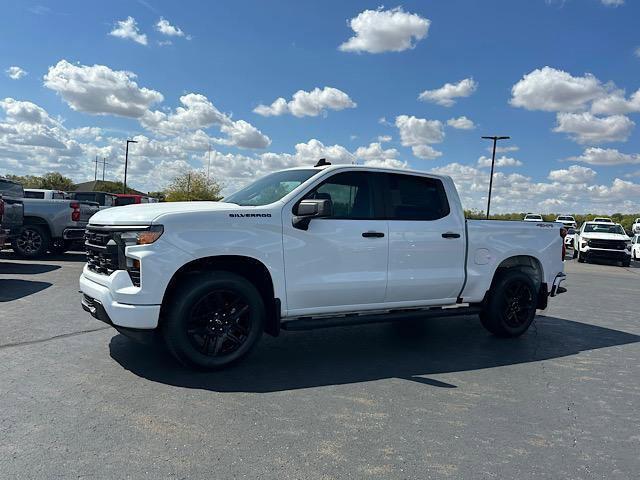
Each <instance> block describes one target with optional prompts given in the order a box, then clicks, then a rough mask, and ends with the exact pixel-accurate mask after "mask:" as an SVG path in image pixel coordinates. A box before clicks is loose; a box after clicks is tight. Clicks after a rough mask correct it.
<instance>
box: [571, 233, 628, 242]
mask: <svg viewBox="0 0 640 480" xmlns="http://www.w3.org/2000/svg"><path fill="white" fill-rule="evenodd" d="M580 238H583V239H585V240H625V241H627V240H629V237H627V236H626V235H622V234H621V233H603V232H598V233H596V232H589V233H583V234H582V235H581V237H580Z"/></svg>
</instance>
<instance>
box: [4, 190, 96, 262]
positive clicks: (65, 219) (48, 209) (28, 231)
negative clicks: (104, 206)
mask: <svg viewBox="0 0 640 480" xmlns="http://www.w3.org/2000/svg"><path fill="white" fill-rule="evenodd" d="M0 194H2V195H3V198H4V200H5V205H4V208H5V215H6V212H7V210H8V207H7V200H8V199H9V198H10V199H11V201H12V206H13V210H14V212H13V217H14V220H13V223H12V225H13V226H12V227H11V231H12V234H11V236H10V240H11V246H12V247H13V251H14V252H15V253H16V254H18V255H20V256H22V257H25V258H38V257H41V256H43V255H44V254H45V253H47V251H49V252H53V253H61V252H64V251H65V250H68V249H69V247H71V245H72V244H73V243H74V242H79V241H80V242H81V241H82V240H83V239H84V229H85V227H86V225H87V223H88V221H89V218H90V217H91V215H93V214H94V213H96V212H97V211H98V205H97V204H96V203H93V202H81V201H76V200H60V199H55V200H46V199H36V198H25V193H24V189H23V188H22V185H20V184H19V183H16V182H13V181H11V180H8V179H0ZM17 217H20V218H19V220H17V219H16V218H17Z"/></svg>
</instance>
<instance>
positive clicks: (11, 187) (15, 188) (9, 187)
mask: <svg viewBox="0 0 640 480" xmlns="http://www.w3.org/2000/svg"><path fill="white" fill-rule="evenodd" d="M0 194H2V195H5V196H6V197H11V198H23V197H24V190H23V189H22V185H20V184H19V183H14V182H9V181H7V180H3V179H2V178H0Z"/></svg>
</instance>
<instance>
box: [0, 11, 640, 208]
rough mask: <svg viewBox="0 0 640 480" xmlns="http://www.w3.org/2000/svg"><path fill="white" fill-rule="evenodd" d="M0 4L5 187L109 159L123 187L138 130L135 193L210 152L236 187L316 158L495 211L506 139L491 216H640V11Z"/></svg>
mask: <svg viewBox="0 0 640 480" xmlns="http://www.w3.org/2000/svg"><path fill="white" fill-rule="evenodd" d="M0 5H1V7H0V8H1V15H0V59H2V65H0V68H1V70H2V73H3V75H2V76H0V101H1V102H2V103H0V107H2V108H1V109H0V174H5V173H15V174H27V173H32V174H39V173H43V172H46V171H51V170H60V171H62V172H63V173H65V174H67V175H70V176H72V177H73V178H74V179H76V180H88V179H92V178H93V172H94V170H93V164H92V163H91V162H92V160H93V158H94V157H95V155H99V156H101V157H107V158H108V160H107V161H108V162H109V167H108V174H107V176H108V177H110V178H120V177H121V175H122V161H123V154H124V151H123V150H124V149H123V144H124V142H123V140H124V139H126V137H127V136H129V137H135V138H136V139H138V140H139V141H140V143H139V144H138V145H136V146H135V147H134V148H132V150H131V157H130V159H131V162H132V165H131V168H132V170H131V176H130V177H129V183H131V184H132V185H134V186H136V187H139V188H142V189H156V188H161V187H162V186H163V185H164V184H166V182H167V181H168V180H169V179H170V178H171V177H172V176H173V175H175V174H176V173H179V172H181V171H184V170H186V169H188V168H206V165H207V164H208V163H209V161H208V159H209V153H208V148H209V147H208V146H209V145H210V146H211V150H212V153H211V156H212V161H211V171H212V174H213V175H215V176H216V177H217V178H219V179H220V180H221V181H222V182H223V183H224V184H225V185H226V189H227V190H233V189H234V188H237V187H238V186H239V185H241V184H243V183H245V182H247V181H249V180H250V179H252V178H254V177H255V176H256V175H259V174H261V173H265V172H268V171H271V170H274V169H278V168H283V167H287V166H297V165H307V164H310V163H311V162H312V161H313V160H314V159H315V158H316V157H317V156H318V155H322V156H326V157H329V158H331V159H332V160H334V161H335V162H351V161H357V162H358V163H366V164H371V165H387V166H396V167H408V168H415V169H419V170H434V171H436V172H438V173H446V174H450V175H452V176H453V177H454V180H455V181H456V183H457V184H458V186H459V188H460V190H461V191H462V197H463V201H464V203H465V206H467V207H474V208H482V207H483V205H484V203H485V201H486V199H485V197H486V185H487V184H488V174H487V171H488V169H487V168H486V167H484V166H483V165H484V164H485V163H486V159H481V158H480V157H482V156H483V155H488V152H487V151H486V147H487V146H488V143H487V142H486V141H483V140H481V139H480V136H481V135H493V134H498V135H510V136H511V137H512V140H511V141H509V142H506V143H504V146H507V145H509V146H511V147H517V148H518V149H517V150H515V149H514V150H512V151H508V152H504V153H500V154H499V157H502V156H504V157H505V159H504V160H503V161H502V163H503V164H504V166H501V167H500V168H498V176H497V177H496V200H495V203H494V204H495V205H496V207H495V208H496V209H498V210H502V211H510V210H523V211H534V210H542V211H571V212H582V211H588V210H592V211H603V212H606V211H614V210H615V211H640V185H639V183H640V140H639V138H640V137H639V136H638V133H637V130H636V128H637V127H636V125H635V123H636V122H638V121H639V120H640V93H638V96H637V97H633V94H634V93H635V92H637V91H639V90H640V80H639V78H640V76H639V75H638V73H639V72H640V50H638V49H639V48H640V34H639V33H638V30H637V19H638V18H640V5H639V4H638V3H637V2H632V1H631V0H626V1H624V0H565V1H560V0H558V1H545V0H529V1H520V2H514V1H509V0H484V1H482V2H479V1H462V0H448V1H446V2H444V1H419V2H403V3H402V4H389V5H385V6H384V7H380V6H379V4H378V3H374V2H356V1H353V2H344V1H323V2H295V1H280V2H263V1H235V2H222V1H220V2H206V3H204V2H187V1H183V2H161V1H156V0H148V1H144V2H143V1H140V2H133V1H127V2H86V1H84V2H80V1H78V2H73V1H68V2H50V3H44V2H43V3H33V4H31V3H29V2H7V1H4V2H2V3H0ZM129 18H131V20H128V19H129ZM161 19H164V20H165V24H164V28H161V27H159V26H158V22H159V21H160V20H161ZM118 22H123V23H122V24H118ZM118 32H119V33H118ZM351 38H353V40H349V39H351ZM169 42H170V44H169ZM341 45H343V47H342V48H340V46H341ZM12 67H13V68H12ZM545 67H549V68H545ZM50 69H51V70H50ZM23 72H26V73H23ZM124 72H130V73H129V74H126V73H124ZM460 82H462V83H460ZM447 84H449V87H445V86H446V85H447ZM442 87H445V88H442ZM316 88H317V89H319V90H317V91H315V92H314V89H316ZM110 89H113V92H112V91H111V90H110ZM298 91H303V92H302V94H301V95H299V98H298V99H297V100H295V99H294V98H293V95H294V93H296V92H298ZM425 91H427V94H425V95H423V98H424V100H419V99H418V96H419V95H420V94H421V93H422V92H425ZM78 92H80V93H78ZM429 92H430V93H429ZM452 92H453V93H454V94H453V95H452ZM455 93H457V94H458V95H459V96H455ZM181 97H182V98H183V99H184V101H181ZM280 97H282V98H283V99H284V100H282V101H281V106H282V105H284V106H283V107H282V108H281V110H280V111H276V110H277V109H271V110H269V109H268V108H266V107H269V106H270V105H271V104H272V102H274V101H275V100H276V99H278V98H280ZM3 99H4V100H3ZM114 99H115V100H114ZM259 105H264V106H265V108H263V110H262V111H261V110H260V109H258V112H260V111H261V112H262V114H259V113H256V111H255V110H256V108H257V107H258V106H259ZM178 107H181V108H182V110H183V111H182V113H181V114H179V115H176V114H177V113H180V110H178V111H177V110H176V108H178ZM265 112H266V113H271V115H265ZM36 113H37V114H36ZM274 113H276V114H275V115H274ZM461 117H465V119H462V120H461ZM382 119H384V120H382ZM456 119H457V121H454V120H456ZM449 120H450V122H449V123H450V124H448V123H447V121H449ZM3 126H4V128H3ZM82 127H91V128H84V129H83V130H80V129H81V128H82ZM455 127H458V128H455ZM460 127H464V128H460ZM554 130H557V131H554ZM136 149H137V150H136Z"/></svg>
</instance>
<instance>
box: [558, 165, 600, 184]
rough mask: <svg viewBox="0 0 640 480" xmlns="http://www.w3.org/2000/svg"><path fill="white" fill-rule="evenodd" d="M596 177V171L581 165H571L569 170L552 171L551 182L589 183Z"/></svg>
mask: <svg viewBox="0 0 640 480" xmlns="http://www.w3.org/2000/svg"><path fill="white" fill-rule="evenodd" d="M595 176H596V172H595V170H593V169H591V168H589V167H583V166H581V165H571V166H570V167H569V168H562V169H559V170H551V171H550V172H549V176H548V178H549V180H552V181H554V182H560V183H588V182H590V181H592V180H593V179H594V178H595Z"/></svg>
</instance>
